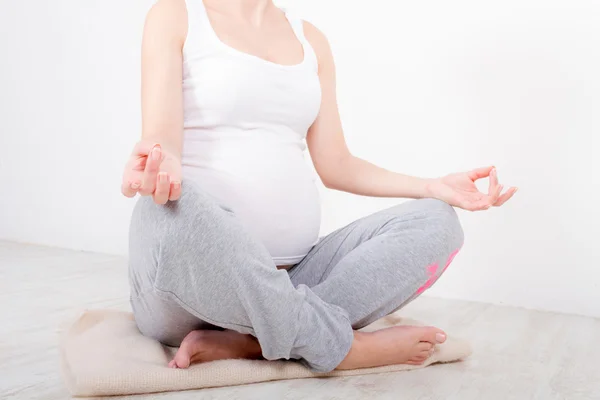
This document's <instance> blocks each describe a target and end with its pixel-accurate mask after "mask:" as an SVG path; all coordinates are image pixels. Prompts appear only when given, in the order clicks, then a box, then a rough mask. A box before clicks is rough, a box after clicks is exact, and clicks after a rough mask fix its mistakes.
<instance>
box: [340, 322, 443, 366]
mask: <svg viewBox="0 0 600 400" xmlns="http://www.w3.org/2000/svg"><path fill="white" fill-rule="evenodd" d="M445 341H446V334H445V333H444V332H443V331H442V330H441V329H438V328H434V327H428V326H394V327H391V328H386V329H382V330H379V331H375V332H354V342H353V343H352V348H351V349H350V352H349V353H348V355H347V356H346V358H345V359H344V361H342V363H341V364H340V365H339V366H338V367H337V369H356V368H369V367H379V366H382V365H391V364H411V365H420V364H422V363H423V362H425V360H427V358H429V357H430V356H431V355H432V354H433V352H434V346H435V345H436V344H439V343H444V342H445Z"/></svg>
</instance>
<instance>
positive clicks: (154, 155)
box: [140, 146, 162, 196]
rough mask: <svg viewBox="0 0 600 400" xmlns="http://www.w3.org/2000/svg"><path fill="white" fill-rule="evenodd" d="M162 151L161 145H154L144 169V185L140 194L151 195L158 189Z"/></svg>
mask: <svg viewBox="0 0 600 400" xmlns="http://www.w3.org/2000/svg"><path fill="white" fill-rule="evenodd" d="M161 153H162V152H161V149H160V146H154V148H153V149H152V151H150V154H149V155H148V159H147V161H146V168H145V169H144V178H143V179H142V187H141V188H140V194H141V195H143V196H149V195H151V194H153V193H154V190H155V189H156V180H157V178H158V169H159V167H160V163H161V159H162V154H161Z"/></svg>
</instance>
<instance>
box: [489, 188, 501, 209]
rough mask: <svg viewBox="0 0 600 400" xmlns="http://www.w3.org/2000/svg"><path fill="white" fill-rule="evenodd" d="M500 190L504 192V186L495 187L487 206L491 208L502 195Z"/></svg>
mask: <svg viewBox="0 0 600 400" xmlns="http://www.w3.org/2000/svg"><path fill="white" fill-rule="evenodd" d="M502 190H504V185H497V186H496V188H495V190H494V192H493V193H491V194H490V196H489V205H490V206H493V205H494V204H496V202H497V201H498V198H499V197H500V195H501V194H502Z"/></svg>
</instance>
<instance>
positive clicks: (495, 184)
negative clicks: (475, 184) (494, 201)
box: [488, 168, 498, 196]
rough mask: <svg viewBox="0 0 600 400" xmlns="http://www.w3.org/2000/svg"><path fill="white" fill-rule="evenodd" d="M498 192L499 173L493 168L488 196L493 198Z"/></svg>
mask: <svg viewBox="0 0 600 400" xmlns="http://www.w3.org/2000/svg"><path fill="white" fill-rule="evenodd" d="M497 190H498V171H497V170H496V168H493V169H492V170H491V171H490V185H489V187H488V195H489V196H492V195H493V194H494V193H496V191H497Z"/></svg>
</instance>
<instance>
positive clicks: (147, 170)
mask: <svg viewBox="0 0 600 400" xmlns="http://www.w3.org/2000/svg"><path fill="white" fill-rule="evenodd" d="M121 191H122V192H123V194H124V195H125V196H127V197H134V196H135V195H136V194H137V193H139V194H141V195H142V196H152V198H153V199H154V202H155V203H156V204H165V203H166V202H167V201H168V200H171V201H173V200H177V199H179V196H180V195H181V160H180V159H179V158H178V157H176V156H175V155H173V154H172V153H170V152H168V151H166V150H165V149H163V148H161V147H160V145H158V144H155V143H152V142H149V141H145V140H142V141H141V142H139V143H138V144H136V145H135V147H134V149H133V153H132V154H131V157H129V161H128V162H127V165H126V166H125V172H124V173H123V184H122V186H121Z"/></svg>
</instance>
